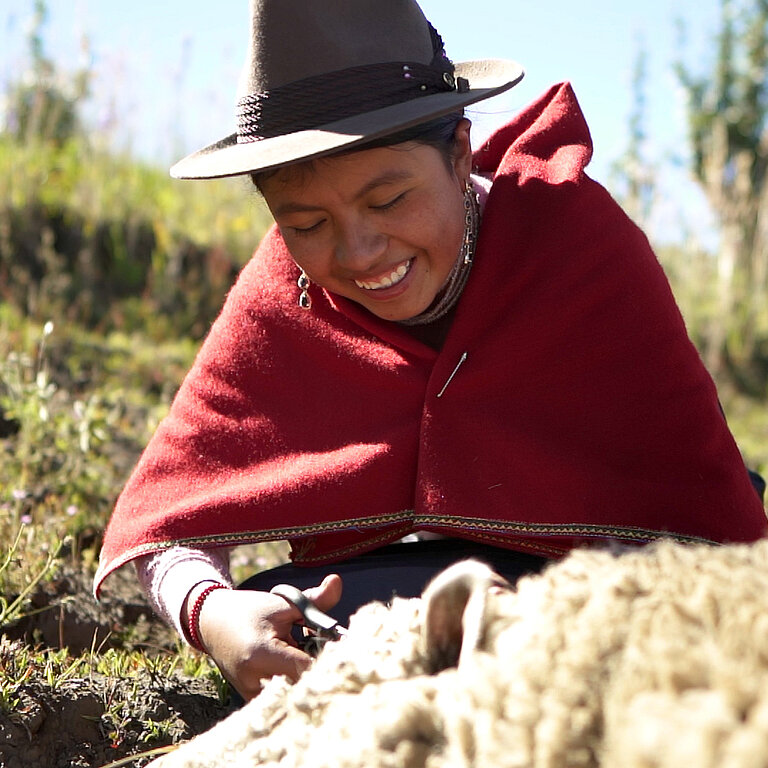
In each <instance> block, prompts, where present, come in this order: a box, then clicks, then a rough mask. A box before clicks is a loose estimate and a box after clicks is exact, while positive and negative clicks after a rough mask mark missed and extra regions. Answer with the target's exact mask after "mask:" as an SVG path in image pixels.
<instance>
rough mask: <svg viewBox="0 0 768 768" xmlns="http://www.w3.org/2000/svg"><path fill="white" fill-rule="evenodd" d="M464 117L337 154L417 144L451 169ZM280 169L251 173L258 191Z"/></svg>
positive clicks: (407, 130) (454, 116) (435, 120)
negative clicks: (458, 131) (436, 155)
mask: <svg viewBox="0 0 768 768" xmlns="http://www.w3.org/2000/svg"><path fill="white" fill-rule="evenodd" d="M463 117H464V110H459V111H458V112H450V113H449V114H447V115H441V116H440V117H435V118H433V119H432V120H429V121H427V122H426V123H419V124H418V125H413V126H411V127H410V128H405V129H404V130H402V131H397V132H396V133H390V134H387V135H386V136H380V137H379V138H377V139H372V140H371V141H366V142H365V143H363V144H356V145H355V146H354V147H352V148H350V149H347V150H344V151H342V152H338V153H337V154H339V155H343V154H349V153H351V152H358V151H360V150H363V149H376V148H378V147H391V146H394V145H395V144H404V143H405V142H409V141H412V142H415V143H417V144H425V145H426V146H428V147H434V148H435V149H436V150H437V151H438V152H440V154H441V155H442V156H443V159H444V160H445V162H446V164H447V165H448V166H449V167H450V164H451V161H452V160H453V153H454V148H455V144H456V126H457V125H458V124H459V121H461V120H462V118H463ZM279 170H280V169H279V168H276V169H270V170H266V171H256V172H254V173H251V174H250V176H251V181H252V182H253V184H254V186H255V187H256V188H257V189H259V190H260V189H261V187H260V186H259V183H260V182H261V181H264V180H266V179H268V178H269V177H270V176H273V175H274V174H275V173H277V172H278V171H279Z"/></svg>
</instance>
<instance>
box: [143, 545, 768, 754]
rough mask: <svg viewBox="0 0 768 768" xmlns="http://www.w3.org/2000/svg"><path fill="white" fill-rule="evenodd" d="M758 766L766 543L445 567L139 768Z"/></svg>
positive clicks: (766, 671) (767, 734)
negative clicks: (523, 567)
mask: <svg viewBox="0 0 768 768" xmlns="http://www.w3.org/2000/svg"><path fill="white" fill-rule="evenodd" d="M685 765H692V766H693V765H695V766H696V768H715V766H717V767H718V768H757V767H758V766H768V541H760V542H757V543H755V544H751V545H728V546H714V545H712V546H710V545H703V544H702V545H683V544H677V543H673V542H672V541H663V542H660V543H658V544H655V545H651V546H648V547H646V548H643V549H632V550H627V551H621V552H611V551H603V550H596V549H581V550H577V551H574V552H573V553H572V554H570V555H569V556H568V557H566V558H565V559H564V560H562V561H561V562H559V563H557V564H553V565H551V566H550V567H548V568H547V569H546V570H545V571H544V572H543V573H541V574H539V575H536V576H530V577H526V578H524V579H521V580H520V581H519V582H518V584H517V585H516V587H515V588H514V589H511V588H509V587H508V586H506V587H505V585H504V584H503V582H502V581H501V580H500V579H499V577H497V576H496V575H495V574H493V573H492V572H491V571H490V570H489V569H487V568H486V567H485V566H483V565H482V564H479V563H477V562H473V561H467V562H464V563H460V564H458V565H456V566H453V567H452V568H450V569H448V570H447V571H445V572H444V573H443V574H441V575H439V576H438V577H437V578H436V579H435V581H433V582H432V584H430V585H429V586H428V588H427V590H426V591H425V593H424V595H423V596H422V598H420V599H414V600H400V599H395V600H394V601H393V603H392V604H391V606H384V605H382V604H378V603H373V604H370V605H368V606H364V607H363V608H362V609H361V610H360V611H358V613H356V614H355V615H354V616H353V617H352V620H351V622H350V628H349V633H348V634H347V635H346V636H345V637H344V638H343V639H342V640H340V641H338V642H334V643H331V644H329V645H328V646H326V648H325V650H324V651H323V652H322V653H321V655H320V657H319V658H318V659H317V661H316V662H315V664H314V665H313V666H312V668H310V670H308V671H307V672H306V673H305V674H304V675H303V676H302V678H301V679H300V680H299V681H298V682H297V683H296V684H295V685H290V684H289V683H288V682H287V681H286V680H285V679H283V678H278V679H273V680H271V681H270V682H268V683H267V685H266V686H265V688H264V690H263V692H262V693H261V694H260V695H259V696H258V697H257V698H256V699H254V700H253V701H252V702H250V703H249V704H248V705H246V706H245V707H244V708H243V709H242V710H240V711H238V712H235V713H233V714H232V715H231V716H230V717H229V718H227V719H226V720H224V721H222V722H221V723H219V724H218V725H216V726H215V727H214V728H213V729H211V730H210V731H208V732H207V733H205V734H202V735H201V736H198V737H197V738H195V739H193V740H192V741H191V742H189V743H188V744H186V745H184V746H182V747H181V748H179V749H178V750H177V751H176V752H174V753H171V754H169V755H166V756H164V757H162V758H160V759H159V760H156V761H155V762H153V763H152V764H151V766H152V768H202V766H205V768H252V767H254V766H270V767H272V768H278V767H279V768H288V767H289V766H290V767H291V768H298V767H300V766H307V767H308V766H313V768H323V767H324V766H328V768H330V767H331V766H333V768H363V766H365V768H394V767H395V766H397V767H398V768H437V767H438V766H439V767H440V768H449V767H450V768H459V767H461V768H465V767H466V768H469V767H470V766H483V767H486V766H508V767H509V768H555V766H557V767H558V768H563V767H567V768H571V767H576V766H578V767H579V768H582V767H583V768H590V767H591V766H601V767H602V768H672V767H674V768H680V766H685Z"/></svg>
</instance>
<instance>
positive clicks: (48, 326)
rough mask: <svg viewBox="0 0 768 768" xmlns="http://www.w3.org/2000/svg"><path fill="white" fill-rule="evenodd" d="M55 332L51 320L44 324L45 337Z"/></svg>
mask: <svg viewBox="0 0 768 768" xmlns="http://www.w3.org/2000/svg"><path fill="white" fill-rule="evenodd" d="M52 333H53V323H52V322H51V321H50V320H49V321H48V322H47V323H46V324H45V325H44V326H43V337H46V336H50V335H51V334H52Z"/></svg>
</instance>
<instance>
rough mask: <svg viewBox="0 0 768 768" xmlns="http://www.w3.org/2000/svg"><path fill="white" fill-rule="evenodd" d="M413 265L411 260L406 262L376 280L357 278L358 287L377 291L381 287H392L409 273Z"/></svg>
mask: <svg viewBox="0 0 768 768" xmlns="http://www.w3.org/2000/svg"><path fill="white" fill-rule="evenodd" d="M410 266H411V262H410V260H408V261H406V262H404V263H403V264H401V265H400V266H399V267H397V268H396V269H393V270H392V272H390V273H389V274H388V275H384V276H383V277H379V278H377V279H376V280H355V285H356V286H357V287H358V288H364V289H365V290H366V291H375V290H377V289H379V288H391V287H392V286H393V285H397V284H398V283H399V282H400V281H401V280H402V279H403V278H404V277H405V276H406V275H407V274H408V269H409V268H410Z"/></svg>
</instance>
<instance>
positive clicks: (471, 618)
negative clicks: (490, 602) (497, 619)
mask: <svg viewBox="0 0 768 768" xmlns="http://www.w3.org/2000/svg"><path fill="white" fill-rule="evenodd" d="M494 586H503V587H509V586H510V584H509V582H507V581H505V580H504V579H503V578H501V576H499V575H498V574H497V573H495V572H494V571H492V570H491V569H490V568H489V567H488V566H487V565H484V564H483V563H480V562H478V561H477V560H464V561H462V562H460V563H456V565H452V566H451V567H450V568H447V569H446V570H444V571H443V572H442V573H440V574H438V575H437V576H436V577H435V578H434V579H433V580H432V581H431V582H430V583H429V585H428V586H427V588H426V589H425V590H424V594H423V595H422V611H423V617H424V618H423V622H422V638H423V642H424V646H425V651H426V656H427V659H428V662H429V667H430V671H431V672H433V673H434V672H439V671H440V670H442V669H447V668H448V667H455V666H456V665H457V664H458V663H459V661H460V658H461V657H463V656H465V655H466V654H468V653H470V652H472V651H474V650H475V649H476V648H478V647H479V644H480V642H481V639H482V637H483V629H484V620H485V604H486V597H487V595H488V590H489V589H490V588H491V587H494Z"/></svg>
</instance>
